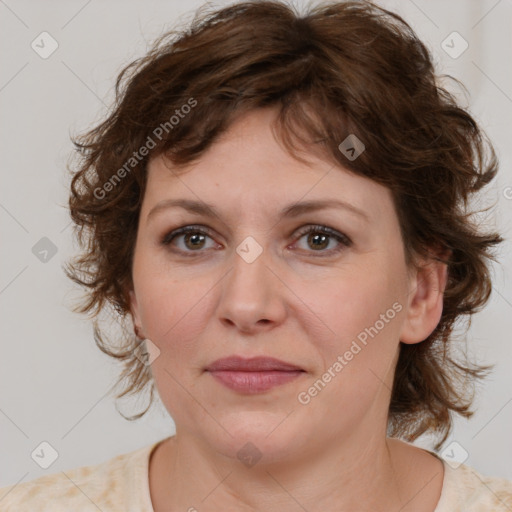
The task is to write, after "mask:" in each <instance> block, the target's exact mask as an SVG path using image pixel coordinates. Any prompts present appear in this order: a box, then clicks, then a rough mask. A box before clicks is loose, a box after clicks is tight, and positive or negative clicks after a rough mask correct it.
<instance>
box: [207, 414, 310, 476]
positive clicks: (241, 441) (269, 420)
mask: <svg viewBox="0 0 512 512" xmlns="http://www.w3.org/2000/svg"><path fill="white" fill-rule="evenodd" d="M218 421H219V423H220V424H221V425H222V427H224V429H226V430H224V429H223V428H220V427H219V429H218V430H216V431H215V433H213V432H211V434H212V435H211V436H209V435H208V433H205V432H203V436H204V437H207V438H208V439H207V443H208V445H209V446H210V447H213V448H214V449H215V450H216V451H217V452H220V453H222V454H224V455H225V456H226V457H230V458H237V459H239V460H240V461H241V462H242V463H244V465H246V466H247V467H253V466H255V465H259V466H260V467H261V466H262V465H263V464H265V465H267V464H272V463H279V462H285V461H288V460H289V459H290V457H291V455H292V454H297V452H300V450H301V446H307V437H308V436H307V435H305V432H304V429H302V428H300V429H299V428H297V425H296V419H295V418H293V415H290V416H288V417H287V414H286V413H281V414H276V413H268V412H262V411H255V412H248V411H245V412H239V413H236V414H230V415H228V416H222V417H220V418H218ZM226 431H227V432H226ZM228 432H229V433H228ZM246 461H247V462H246Z"/></svg>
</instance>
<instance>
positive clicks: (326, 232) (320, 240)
mask: <svg viewBox="0 0 512 512" xmlns="http://www.w3.org/2000/svg"><path fill="white" fill-rule="evenodd" d="M298 235H299V240H300V239H301V238H303V237H304V236H306V235H307V239H306V243H307V244H311V245H309V246H310V247H314V249H313V252H321V253H327V254H328V255H330V254H334V253H338V252H340V251H342V250H343V249H344V248H346V247H350V246H351V245H352V240H350V238H348V237H347V236H346V235H344V234H342V233H339V232H338V231H335V230H334V229H331V228H329V227H327V226H319V225H315V226H306V227H305V228H303V229H302V230H300V231H299V233H298ZM332 239H334V240H336V241H337V242H338V246H336V247H334V248H333V249H329V250H327V251H324V250H323V249H325V247H327V246H328V245H329V242H331V241H332ZM309 252H311V251H309ZM322 255H323V254H322Z"/></svg>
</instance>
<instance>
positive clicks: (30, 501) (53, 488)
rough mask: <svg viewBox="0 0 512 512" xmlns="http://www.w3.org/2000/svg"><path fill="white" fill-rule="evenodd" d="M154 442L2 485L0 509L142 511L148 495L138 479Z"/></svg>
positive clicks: (144, 474) (5, 511)
mask: <svg viewBox="0 0 512 512" xmlns="http://www.w3.org/2000/svg"><path fill="white" fill-rule="evenodd" d="M157 444H158V443H154V444H152V445H148V446H144V447H143V448H140V449H138V450H135V451H132V452H129V453H124V454H122V455H118V456H116V457H113V458H111V459H109V460H107V461H105V462H102V463H100V464H96V465H91V466H82V467H79V468H75V469H71V470H66V471H61V472H60V473H54V474H50V475H45V476H42V477H39V478H37V479H35V480H32V481H29V482H25V483H18V484H15V485H12V486H9V487H3V488H1V489H0V512H11V511H12V512H14V511H16V512H25V511H27V512H28V511H30V512H43V511H51V512H60V511H61V510H62V511H69V510H80V511H84V512H86V511H89V510H91V511H92V510H94V511H95V512H97V511H98V509H100V510H105V511H106V510H130V507H129V506H128V505H127V504H130V506H133V505H135V507H136V508H135V509H136V510H139V511H143V510H145V508H144V507H145V506H146V505H147V498H148V496H145V495H144V491H145V490H146V489H148V485H145V482H144V481H141V479H145V480H146V481H147V475H148V471H147V470H148V460H149V455H150V453H151V451H152V450H153V448H154V447H155V446H156V445H157ZM141 484H142V485H141ZM148 492H149V491H148ZM137 505H139V506H138V507H137ZM135 509H134V510H135ZM149 510H151V509H149Z"/></svg>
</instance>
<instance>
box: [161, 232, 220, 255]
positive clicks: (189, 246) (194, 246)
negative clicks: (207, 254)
mask: <svg viewBox="0 0 512 512" xmlns="http://www.w3.org/2000/svg"><path fill="white" fill-rule="evenodd" d="M180 239H181V240H182V241H183V243H182V245H181V246H180V245H179V244H178V243H175V241H176V240H177V241H178V242H179V241H180ZM207 239H211V236H210V235H209V232H208V231H207V230H206V229H204V228H201V227H196V226H185V227H183V228H179V229H176V230H175V231H172V232H171V233H169V234H167V235H165V237H164V238H163V239H162V241H161V243H162V245H173V246H175V247H176V248H177V250H178V251H180V252H184V253H186V252H189V253H190V252H203V251H201V250H202V249H204V248H205V246H206V241H207ZM206 248H208V247H206Z"/></svg>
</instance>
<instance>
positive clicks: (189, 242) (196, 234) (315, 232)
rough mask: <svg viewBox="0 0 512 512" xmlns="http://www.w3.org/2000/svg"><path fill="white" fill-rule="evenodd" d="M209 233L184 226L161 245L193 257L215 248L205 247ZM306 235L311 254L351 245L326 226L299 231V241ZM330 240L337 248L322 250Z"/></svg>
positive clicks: (331, 252) (349, 241)
mask: <svg viewBox="0 0 512 512" xmlns="http://www.w3.org/2000/svg"><path fill="white" fill-rule="evenodd" d="M210 233H211V232H210V230H209V229H207V228H205V227H202V226H184V227H182V228H179V229H176V230H174V231H171V232H170V233H168V234H166V235H165V236H164V237H163V239H162V240H161V244H162V245H166V246H170V245H174V246H176V247H177V252H181V253H189V255H191V256H193V254H190V253H194V252H203V251H201V249H208V248H210V249H212V248H215V244H214V245H213V247H212V246H211V245H210V247H208V246H207V243H206V241H207V239H208V238H209V239H210V240H213V239H212V237H211V236H210ZM306 235H307V243H308V244H311V245H310V247H314V249H313V252H321V253H327V254H328V255H330V254H334V253H338V252H340V251H342V250H343V249H344V248H345V247H350V246H351V245H352V241H351V240H350V238H348V237H347V236H346V235H344V234H342V233H340V232H338V231H336V230H334V229H331V228H329V227H327V226H321V225H312V226H306V227H305V228H302V229H301V230H300V231H299V233H298V236H299V240H300V239H301V238H303V237H305V236H306ZM180 237H183V238H182V242H183V245H182V246H181V247H180V246H179V244H177V243H174V242H175V240H179V239H180ZM332 239H334V240H335V241H336V242H337V243H338V246H337V247H334V248H332V249H329V250H327V251H325V250H324V249H325V248H326V247H328V246H329V243H330V242H331V240H332ZM309 252H311V251H309ZM322 255H323V254H322Z"/></svg>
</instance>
